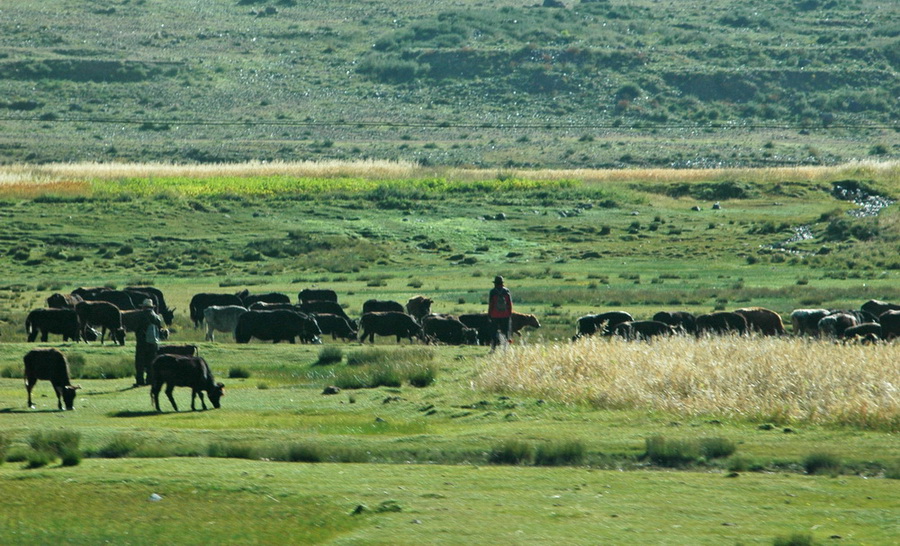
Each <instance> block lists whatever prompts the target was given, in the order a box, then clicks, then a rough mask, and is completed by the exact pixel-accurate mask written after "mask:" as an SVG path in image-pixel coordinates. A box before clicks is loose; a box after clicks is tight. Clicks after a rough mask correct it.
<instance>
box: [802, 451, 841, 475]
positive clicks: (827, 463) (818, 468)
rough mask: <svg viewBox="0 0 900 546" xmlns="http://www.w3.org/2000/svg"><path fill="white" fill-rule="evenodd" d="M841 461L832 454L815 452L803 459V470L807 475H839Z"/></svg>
mask: <svg viewBox="0 0 900 546" xmlns="http://www.w3.org/2000/svg"><path fill="white" fill-rule="evenodd" d="M841 466H842V465H841V459H840V457H838V456H837V455H834V454H833V453H825V452H822V451H817V452H815V453H810V454H809V455H807V456H806V457H805V458H804V459H803V469H804V470H806V473H807V474H839V473H840V472H841Z"/></svg>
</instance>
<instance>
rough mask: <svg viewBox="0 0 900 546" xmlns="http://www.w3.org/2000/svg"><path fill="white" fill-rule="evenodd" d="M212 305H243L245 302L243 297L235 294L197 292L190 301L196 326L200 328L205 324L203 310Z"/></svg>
mask: <svg viewBox="0 0 900 546" xmlns="http://www.w3.org/2000/svg"><path fill="white" fill-rule="evenodd" d="M211 305H218V306H225V305H239V306H241V307H243V306H244V303H243V302H242V301H241V298H239V297H237V296H235V295H234V294H209V293H200V294H195V295H194V297H192V298H191V303H190V313H191V321H192V322H193V323H194V327H195V328H199V327H200V325H201V324H203V311H204V310H205V309H206V308H207V307H209V306H211Z"/></svg>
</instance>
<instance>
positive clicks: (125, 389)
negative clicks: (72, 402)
mask: <svg viewBox="0 0 900 546" xmlns="http://www.w3.org/2000/svg"><path fill="white" fill-rule="evenodd" d="M139 388H141V387H134V386H132V387H122V388H121V389H112V390H108V391H89V392H88V391H85V392H84V393H78V396H100V395H104V394H117V393H120V392H127V391H131V390H134V389H139Z"/></svg>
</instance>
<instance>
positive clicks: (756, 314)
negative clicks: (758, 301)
mask: <svg viewBox="0 0 900 546" xmlns="http://www.w3.org/2000/svg"><path fill="white" fill-rule="evenodd" d="M734 312H735V313H737V314H739V315H741V316H742V317H744V319H746V320H747V327H748V328H749V329H750V330H751V331H754V332H759V333H760V334H762V335H764V336H783V335H785V334H786V333H787V332H786V331H785V329H784V323H783V322H782V321H781V315H779V314H778V313H776V312H775V311H772V310H770V309H765V308H763V307H744V308H743V309H735V311H734Z"/></svg>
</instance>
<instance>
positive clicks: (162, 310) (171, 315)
mask: <svg viewBox="0 0 900 546" xmlns="http://www.w3.org/2000/svg"><path fill="white" fill-rule="evenodd" d="M125 290H127V291H134V292H142V293H144V294H149V295H150V299H152V300H153V301H154V302H155V303H156V310H157V312H158V313H159V314H160V315H161V316H162V318H163V321H165V323H166V325H167V326H171V325H172V321H173V320H175V308H174V307H169V304H167V303H166V297H165V295H164V294H163V293H162V290H160V289H159V288H155V287H153V286H127V287H125ZM133 299H134V298H132V300H133ZM141 301H143V300H141ZM137 303H140V302H137Z"/></svg>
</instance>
